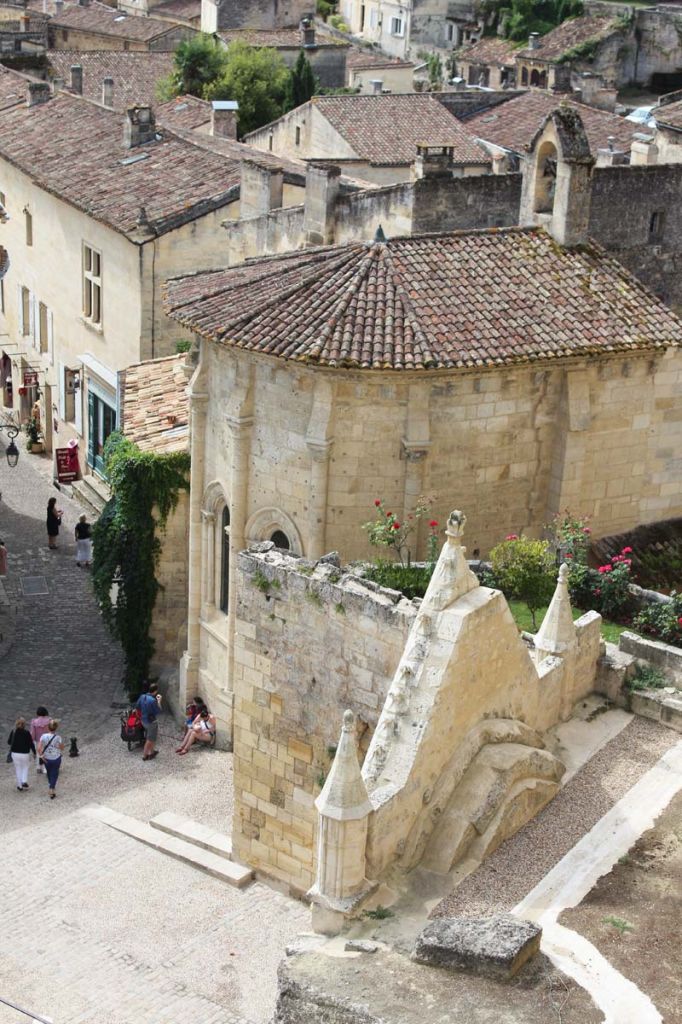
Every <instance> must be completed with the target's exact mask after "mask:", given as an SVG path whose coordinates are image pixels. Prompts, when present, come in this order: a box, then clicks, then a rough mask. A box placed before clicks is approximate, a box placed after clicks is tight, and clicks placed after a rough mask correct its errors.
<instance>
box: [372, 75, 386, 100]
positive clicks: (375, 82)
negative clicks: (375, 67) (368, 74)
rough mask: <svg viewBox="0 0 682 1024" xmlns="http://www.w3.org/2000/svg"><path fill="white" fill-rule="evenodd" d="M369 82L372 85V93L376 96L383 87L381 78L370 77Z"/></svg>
mask: <svg viewBox="0 0 682 1024" xmlns="http://www.w3.org/2000/svg"><path fill="white" fill-rule="evenodd" d="M369 84H370V86H371V87H372V93H373V94H374V95H376V96H380V95H381V90H382V89H383V87H384V80H383V78H370V80H369Z"/></svg>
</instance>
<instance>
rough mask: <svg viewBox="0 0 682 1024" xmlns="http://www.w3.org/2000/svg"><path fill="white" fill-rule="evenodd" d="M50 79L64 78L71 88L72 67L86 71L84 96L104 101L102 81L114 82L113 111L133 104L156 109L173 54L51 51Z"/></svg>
mask: <svg viewBox="0 0 682 1024" xmlns="http://www.w3.org/2000/svg"><path fill="white" fill-rule="evenodd" d="M47 63H48V68H49V69H50V72H51V77H53V78H62V79H64V82H65V83H66V85H67V86H68V84H69V81H70V77H71V65H72V64H80V66H81V67H82V68H83V95H84V96H85V97H86V98H87V99H89V100H94V101H95V102H96V103H101V102H102V82H103V80H104V79H105V78H113V80H114V110H125V109H126V107H130V106H132V105H134V104H136V103H137V104H145V105H148V106H154V107H155V106H156V87H157V85H158V83H159V81H160V80H161V79H162V78H165V77H166V76H167V75H169V74H170V73H171V71H172V69H173V54H172V53H144V52H141V51H139V50H138V51H134V50H128V51H126V50H48V52H47Z"/></svg>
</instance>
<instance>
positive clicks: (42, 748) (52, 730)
mask: <svg viewBox="0 0 682 1024" xmlns="http://www.w3.org/2000/svg"><path fill="white" fill-rule="evenodd" d="M58 728H59V722H58V721H57V720H56V719H55V718H53V719H52V721H51V722H50V724H49V725H48V727H47V732H44V733H43V735H42V736H41V737H40V742H39V744H38V754H39V755H40V757H42V759H43V762H44V763H45V770H46V772H47V785H48V792H49V794H50V800H54V798H55V797H56V795H57V794H56V793H55V789H56V788H57V779H58V778H59V769H60V767H61V763H62V751H63V749H64V741H63V740H62V738H61V736H60V735H59V733H58V732H57V729H58Z"/></svg>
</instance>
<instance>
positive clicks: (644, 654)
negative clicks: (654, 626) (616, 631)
mask: <svg viewBox="0 0 682 1024" xmlns="http://www.w3.org/2000/svg"><path fill="white" fill-rule="evenodd" d="M618 646H619V648H620V650H621V651H624V652H625V653H626V654H632V655H634V657H635V658H640V659H641V660H642V661H647V662H649V664H650V665H655V666H656V668H660V669H661V670H662V671H664V672H665V673H666V674H667V675H669V676H670V677H671V679H672V680H673V681H674V682H677V683H682V649H681V648H679V647H673V646H672V645H671V644H662V643H660V642H659V641H658V640H648V639H647V638H646V637H643V636H638V635H637V634H636V633H630V632H629V631H627V630H626V631H625V632H623V633H621V635H620V642H619V645H618Z"/></svg>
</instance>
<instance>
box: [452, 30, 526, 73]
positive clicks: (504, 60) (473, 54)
mask: <svg viewBox="0 0 682 1024" xmlns="http://www.w3.org/2000/svg"><path fill="white" fill-rule="evenodd" d="M518 51H519V44H518V43H513V42H512V41H511V40H510V39H502V38H500V36H494V37H493V36H490V37H488V38H486V37H484V38H483V39H479V40H478V42H477V43H473V45H471V46H463V47H461V48H460V49H459V50H455V57H456V58H457V59H458V60H463V61H466V62H467V63H468V64H498V65H500V66H503V67H509V66H511V65H513V64H514V61H515V60H516V54H517V53H518Z"/></svg>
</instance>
